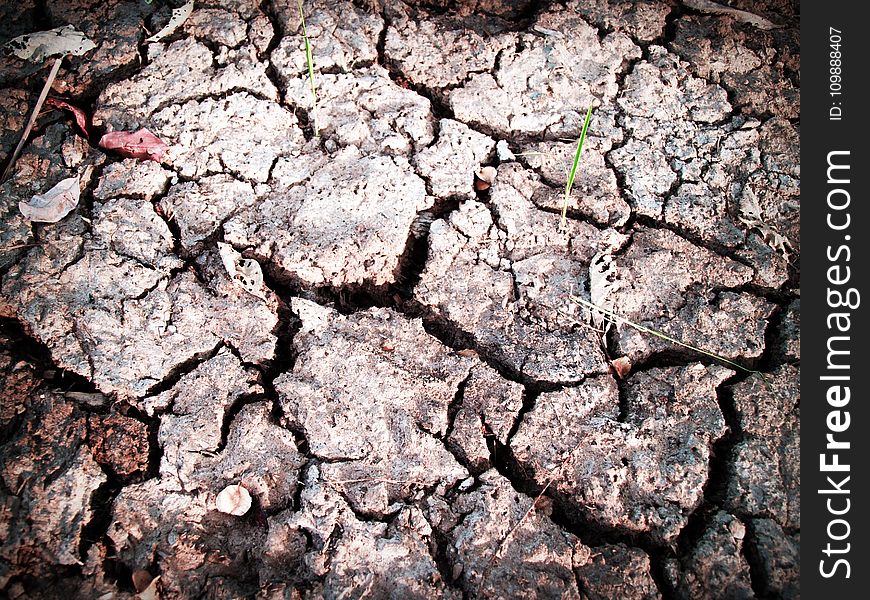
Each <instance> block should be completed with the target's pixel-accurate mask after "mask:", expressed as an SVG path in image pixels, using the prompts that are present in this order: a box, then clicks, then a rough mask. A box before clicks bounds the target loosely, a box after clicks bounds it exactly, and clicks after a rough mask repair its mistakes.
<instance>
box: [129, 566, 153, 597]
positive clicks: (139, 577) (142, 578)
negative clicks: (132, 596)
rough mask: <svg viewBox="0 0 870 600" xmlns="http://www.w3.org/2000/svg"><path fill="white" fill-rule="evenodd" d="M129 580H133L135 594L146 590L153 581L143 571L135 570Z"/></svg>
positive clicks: (151, 577)
mask: <svg viewBox="0 0 870 600" xmlns="http://www.w3.org/2000/svg"><path fill="white" fill-rule="evenodd" d="M130 578H131V579H132V580H133V588H134V589H135V590H136V593H137V594H141V593H142V592H144V591H145V590H146V589H148V586H149V585H151V582H152V581H154V577H153V576H152V575H151V573H149V572H148V571H146V570H145V569H136V570H135V571H133V574H132V575H131V576H130Z"/></svg>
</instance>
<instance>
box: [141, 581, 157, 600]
mask: <svg viewBox="0 0 870 600" xmlns="http://www.w3.org/2000/svg"><path fill="white" fill-rule="evenodd" d="M159 581H160V575H158V576H157V577H155V578H154V579H152V580H151V583H149V584H148V587H147V588H145V589H144V590H142V591H141V592H139V593H138V594H136V597H137V598H139V600H160V589H159V587H158V582H159Z"/></svg>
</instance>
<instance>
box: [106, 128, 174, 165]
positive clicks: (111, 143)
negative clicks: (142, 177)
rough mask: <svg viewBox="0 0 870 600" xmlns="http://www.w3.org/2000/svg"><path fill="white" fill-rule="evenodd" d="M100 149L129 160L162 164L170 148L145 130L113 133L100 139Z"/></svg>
mask: <svg viewBox="0 0 870 600" xmlns="http://www.w3.org/2000/svg"><path fill="white" fill-rule="evenodd" d="M99 146H100V148H103V149H105V150H114V151H116V152H117V153H118V154H121V155H122V156H126V157H128V158H142V159H150V160H154V161H157V162H160V159H161V158H163V154H164V153H165V152H166V149H167V148H168V147H169V146H167V145H166V142H164V141H163V140H161V139H160V138H159V137H157V136H156V135H154V134H153V133H151V132H150V131H148V130H147V129H145V128H144V127H143V128H142V129H140V130H139V131H112V132H110V133H107V134H106V135H104V136H103V137H102V138H101V139H100V143H99Z"/></svg>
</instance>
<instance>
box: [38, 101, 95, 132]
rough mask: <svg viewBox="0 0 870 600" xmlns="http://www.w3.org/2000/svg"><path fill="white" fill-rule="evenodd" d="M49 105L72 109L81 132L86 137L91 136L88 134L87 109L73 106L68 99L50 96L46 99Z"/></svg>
mask: <svg viewBox="0 0 870 600" xmlns="http://www.w3.org/2000/svg"><path fill="white" fill-rule="evenodd" d="M45 103H46V104H48V105H49V106H53V107H55V108H61V109H63V110H68V111H70V112H71V113H72V114H73V116H75V118H76V125H78V126H79V129H80V130H81V132H82V133H83V134H84V135H85V139H87V138H88V137H89V135H88V121H89V119H88V115H87V114H85V111H83V110H82V109H80V108H79V107H78V106H73V105H72V104H70V103H69V102H67V101H66V100H59V99H57V98H48V99H47V100H46V101H45Z"/></svg>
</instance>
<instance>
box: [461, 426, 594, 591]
mask: <svg viewBox="0 0 870 600" xmlns="http://www.w3.org/2000/svg"><path fill="white" fill-rule="evenodd" d="M583 441H584V438H583V437H581V438H580V440H579V441H578V442H577V444H576V445H575V446H574V447H573V448H572V449H571V452H569V453H568V454H567V456H565V458H564V459H563V460H562V462H561V463H560V464H559V466H558V467H555V468H554V469H553V470H552V471H551V472H550V476H549V477H548V478H547V482H546V483H545V484H544V487H543V489H541V491H540V492H538V495H537V496H535V499H534V500H532V504H531V505H530V506H529V509H528V510H527V511H526V512H525V514H524V515H523V516H522V517H521V518H520V520H519V521H517V523H516V525H514V526H513V527H511V529H510V531H508V532H507V533H506V534H505V536H504V537H503V538H502V539H501V542H499V544H498V547H496V549H495V553H494V554H493V555H492V556H491V557H490V559H489V560H488V561H487V563H486V567H485V569H484V573H483V575H482V576H481V580H480V585H479V586H478V587H477V591H478V595H480V591H481V589H483V584H484V583H486V579H487V574H488V573H489V572H490V567H491V566H492V564H493V563H494V562H495V561H496V560H498V558H499V554H501V552H502V550H504V549H505V547H506V546H507V543H508V540H509V539H510V538H511V536H512V535H513V534H514V532H515V531H516V530H517V529H519V528H520V525H522V524H523V523H524V522H525V521H526V519H528V518H529V515H530V514H532V511H533V510H535V506H536V505H537V504H538V500H540V499H541V497H542V496H543V495H544V494H545V493H546V492H547V490H548V489H549V487H550V485H551V484H552V483H553V482H554V481H556V477H557V476H559V475H561V474H562V470H563V469H564V468H565V466H566V465H567V464H568V461H569V460H571V459H572V458H573V457H574V453H575V452H577V450H578V449H579V448H580V445H581V444H582V443H583Z"/></svg>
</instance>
